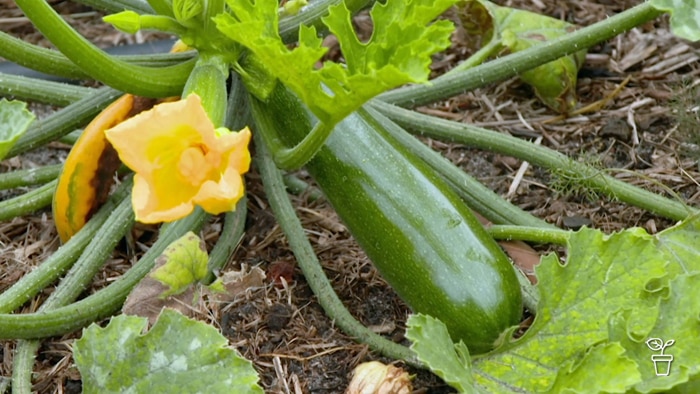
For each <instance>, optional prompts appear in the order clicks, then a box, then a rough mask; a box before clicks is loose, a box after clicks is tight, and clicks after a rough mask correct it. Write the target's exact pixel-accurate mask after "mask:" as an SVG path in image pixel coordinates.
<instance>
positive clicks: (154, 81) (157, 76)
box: [16, 0, 194, 97]
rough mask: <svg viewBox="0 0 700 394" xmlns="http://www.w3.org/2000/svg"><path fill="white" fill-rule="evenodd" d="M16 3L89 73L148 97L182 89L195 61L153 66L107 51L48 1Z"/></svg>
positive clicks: (35, 0)
mask: <svg viewBox="0 0 700 394" xmlns="http://www.w3.org/2000/svg"><path fill="white" fill-rule="evenodd" d="M16 3H17V5H18V6H19V7H20V8H21V9H22V11H24V14H25V15H26V16H27V17H28V18H29V19H30V20H31V21H32V23H33V24H34V26H35V27H36V28H37V29H39V30H40V31H41V32H42V34H44V36H45V37H46V38H48V39H49V41H51V42H52V43H53V44H54V45H55V46H56V48H58V49H59V50H60V51H61V52H62V53H63V54H64V55H65V56H66V57H67V58H68V59H70V60H71V61H72V62H73V63H75V64H76V65H77V66H78V67H80V68H81V69H82V70H83V71H85V72H86V73H87V74H89V75H90V76H92V77H93V78H95V79H97V80H98V81H101V82H103V83H105V84H107V85H109V86H112V87H115V88H117V89H120V90H123V91H126V92H128V93H133V94H137V95H140V96H147V97H165V96H174V95H177V94H179V93H180V92H181V91H182V86H183V85H184V84H185V81H186V79H187V76H188V75H189V73H190V71H191V70H192V67H193V66H194V62H192V61H188V62H185V63H183V64H179V65H176V66H170V67H160V68H150V67H141V66H136V65H133V64H129V63H126V62H123V61H119V60H116V59H115V58H113V57H111V56H109V55H107V54H106V53H104V52H103V51H101V50H100V49H99V48H97V47H95V46H94V45H93V44H91V43H90V42H89V41H87V40H86V39H85V38H83V37H82V36H80V35H79V34H78V33H77V32H76V31H75V30H73V28H72V27H71V26H70V25H69V24H68V23H66V21H64V20H63V19H62V18H61V17H60V16H59V15H58V14H57V13H56V11H54V10H53V8H51V6H49V4H48V3H47V2H45V1H37V0H17V1H16Z"/></svg>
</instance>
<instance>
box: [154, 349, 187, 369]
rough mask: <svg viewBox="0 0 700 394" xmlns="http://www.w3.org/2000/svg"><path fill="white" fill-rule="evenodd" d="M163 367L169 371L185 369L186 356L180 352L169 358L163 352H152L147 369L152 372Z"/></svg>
mask: <svg viewBox="0 0 700 394" xmlns="http://www.w3.org/2000/svg"><path fill="white" fill-rule="evenodd" d="M164 368H167V369H170V370H171V371H187V357H185V356H184V355H181V354H180V355H175V356H174V357H173V358H172V359H170V358H168V355H167V354H165V353H164V352H154V353H153V357H151V362H150V365H149V370H150V371H152V372H153V371H158V370H160V369H164Z"/></svg>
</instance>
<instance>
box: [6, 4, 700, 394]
mask: <svg viewBox="0 0 700 394" xmlns="http://www.w3.org/2000/svg"><path fill="white" fill-rule="evenodd" d="M51 3H52V4H55V7H56V9H58V10H59V11H60V12H61V13H62V14H64V15H65V16H66V17H67V18H68V20H69V22H71V23H72V24H74V25H75V26H77V27H78V28H79V30H80V31H81V33H82V34H84V35H85V36H86V37H88V38H89V39H91V40H93V41H94V42H96V43H97V44H98V45H100V46H105V47H106V46H113V45H121V44H128V43H132V42H138V41H143V40H151V39H156V38H159V36H153V35H148V34H146V35H142V36H137V37H135V38H134V37H130V36H126V35H124V34H121V33H118V32H115V31H114V30H113V29H111V28H109V27H105V26H104V25H103V24H102V23H101V22H100V21H99V17H100V16H101V14H99V13H97V12H94V11H93V10H91V9H89V8H88V7H83V6H79V5H76V4H74V3H72V2H67V1H51ZM497 3H499V4H502V5H508V6H512V7H517V8H524V9H529V10H531V11H534V12H538V13H542V14H546V15H550V16H553V17H556V18H560V19H564V20H567V21H569V22H573V23H576V24H579V25H588V24H591V23H594V22H595V21H598V20H602V19H605V18H606V16H609V15H612V14H615V13H618V12H620V11H622V10H623V9H626V8H629V7H631V6H633V5H634V4H636V3H639V1H597V2H595V1H554V0H541V1H497ZM358 25H359V26H365V27H364V28H365V29H367V28H368V27H366V25H367V24H362V23H359V24H358ZM0 29H2V31H3V32H7V33H10V34H12V35H15V36H18V37H22V38H23V39H25V40H28V41H31V42H35V43H40V44H43V45H47V46H48V45H49V44H48V43H47V42H46V41H45V40H43V38H42V37H41V36H40V34H39V33H37V32H35V31H34V29H33V28H32V27H31V25H30V24H29V23H28V22H27V21H26V20H25V19H23V18H22V14H21V12H20V11H19V10H17V9H16V8H15V6H14V3H13V2H9V1H7V0H0ZM464 40H465V38H464V36H463V35H460V34H457V35H456V36H455V39H454V47H453V48H451V49H450V50H449V51H448V52H447V53H445V54H443V55H441V56H439V57H438V58H437V59H436V60H437V61H436V67H435V73H436V74H440V73H442V72H444V71H446V70H448V69H450V68H451V67H453V66H454V65H455V64H457V63H458V62H459V61H460V60H461V59H464V58H466V57H468V55H469V53H470V49H468V45H467V44H468V43H467V42H465V41H464ZM671 54H672V55H671ZM699 56H700V53H698V50H697V49H696V48H695V47H694V46H693V45H691V44H689V43H686V42H683V41H682V40H679V39H677V38H674V37H673V36H672V35H671V34H670V33H669V32H668V30H667V22H666V20H665V19H659V20H657V21H655V22H654V23H649V24H647V25H644V26H641V27H640V28H637V29H634V30H633V31H631V32H628V33H625V34H622V35H621V36H619V37H617V38H615V39H612V40H610V41H609V42H606V43H604V44H601V45H598V46H596V47H594V48H592V49H591V50H590V52H589V55H588V58H587V62H586V64H585V66H584V68H583V69H582V70H581V73H580V80H579V84H578V89H577V92H578V96H579V100H580V105H586V104H590V103H592V102H595V101H597V100H601V99H603V98H605V97H607V96H609V95H611V94H612V92H613V91H614V90H615V88H616V87H617V86H618V85H620V84H621V83H622V82H623V80H624V79H625V78H626V77H628V76H629V77H631V80H630V82H629V83H628V84H627V85H626V86H625V87H624V88H623V89H622V90H621V91H620V92H619V93H618V94H617V95H615V96H614V97H613V98H612V100H611V101H610V102H609V103H608V104H607V106H606V107H605V108H604V109H602V110H598V111H596V112H592V113H586V114H582V115H579V116H575V117H571V118H568V119H565V120H559V121H556V122H551V123H545V121H546V120H548V119H550V118H552V117H555V116H556V115H557V114H555V113H553V112H552V111H551V110H549V109H547V108H545V107H544V106H543V105H542V104H540V103H539V102H538V101H537V100H536V99H534V98H533V97H534V95H533V94H532V91H531V90H530V89H529V88H528V87H527V86H525V85H523V84H522V83H521V82H519V81H518V80H517V79H516V78H512V79H509V80H507V81H505V82H502V83H500V84H496V85H492V86H488V87H485V88H482V89H477V90H475V91H472V92H469V93H466V94H462V95H459V96H457V97H454V98H452V99H450V100H448V101H447V102H442V103H438V104H434V105H431V106H429V107H425V108H420V111H422V112H425V113H429V114H432V115H436V116H440V117H444V118H447V119H453V120H458V121H463V122H468V123H472V124H476V125H480V126H483V127H488V128H491V129H495V130H499V131H501V132H504V133H510V134H512V135H515V136H518V137H520V138H524V139H528V140H535V139H536V138H538V137H541V144H542V145H545V146H548V147H551V148H553V149H556V150H558V151H560V152H562V153H566V154H568V155H570V156H572V157H575V158H577V159H578V160H580V161H582V162H586V163H590V164H595V165H598V166H599V167H600V168H604V169H611V170H612V171H611V173H612V174H614V175H615V176H617V177H618V178H620V179H624V180H625V181H627V182H629V183H633V184H636V185H638V186H641V187H643V188H647V189H649V190H654V191H656V192H658V193H662V194H665V193H666V192H667V190H666V189H665V188H668V189H670V190H672V191H673V192H674V193H675V194H676V195H677V196H678V198H682V199H684V200H685V201H687V202H688V203H689V204H691V205H697V204H698V202H699V199H700V192H699V189H698V180H699V179H700V175H699V168H698V161H697V159H698V156H697V155H696V156H694V152H695V154H696V153H697V143H698V142H699V141H700V137H698V134H697V132H698V131H697V124H698V123H697V122H698V118H697V108H698V103H699V102H700V100H699V97H700V96H698V92H700V91H699V90H697V89H696V86H697V85H698V80H697V75H698V73H699V67H698V63H697V59H698V57H699ZM37 108H39V107H37ZM42 108H43V107H42ZM692 111H694V112H692ZM425 142H426V143H427V144H429V145H430V146H432V147H433V148H434V149H437V150H439V151H440V152H442V153H443V154H444V155H445V156H447V157H448V158H450V160H452V161H453V162H454V163H455V164H457V165H458V166H460V167H461V168H463V169H464V170H465V171H467V172H468V173H470V174H472V175H474V176H475V177H477V178H478V179H479V180H481V181H482V182H483V183H485V184H486V185H488V186H489V187H490V188H492V189H493V190H495V191H497V192H498V193H500V194H501V195H504V196H507V198H508V199H509V200H510V201H511V202H513V203H514V204H516V205H518V206H520V207H521V208H523V209H525V210H527V211H529V212H531V213H533V214H534V215H535V216H538V217H540V218H543V219H545V220H546V221H548V222H550V223H554V224H556V225H558V226H560V227H563V228H578V227H580V226H582V225H587V226H590V227H594V228H598V229H601V230H603V231H606V232H612V231H616V230H619V229H622V228H627V227H632V226H641V227H643V228H645V229H646V230H647V231H649V232H651V233H655V232H657V231H660V230H662V229H664V228H666V227H668V226H670V225H672V224H673V222H672V221H670V220H668V219H664V218H661V217H658V216H655V215H652V214H650V213H648V212H645V211H643V210H641V209H638V208H635V207H631V206H628V205H626V204H623V203H620V202H617V201H611V200H609V199H607V198H599V196H594V195H591V194H590V193H586V192H585V191H581V190H576V188H571V187H570V186H571V185H566V184H563V183H562V182H559V181H560V179H557V178H556V176H553V175H551V174H550V173H549V172H547V171H546V170H544V169H541V168H537V167H533V166H529V168H528V169H527V170H526V171H525V173H524V177H523V178H522V179H519V180H517V181H516V182H517V183H516V185H515V186H513V183H514V178H515V175H516V173H517V171H518V169H519V168H520V167H521V165H523V163H522V162H521V161H520V160H517V159H514V158H511V157H505V156H502V155H500V154H495V153H491V152H483V151H478V150H474V149H471V148H468V147H465V146H459V145H455V144H449V143H444V142H440V141H432V140H425ZM65 154H66V146H62V145H52V146H51V147H50V148H48V149H44V150H41V151H40V154H36V153H35V154H27V155H23V156H21V157H17V158H13V159H10V160H6V161H3V162H2V163H0V172H6V171H12V170H15V169H18V168H30V167H35V166H38V165H44V164H48V163H54V162H57V161H60V160H62V158H63V157H65ZM614 169H625V170H627V171H625V172H621V171H615V170H614ZM630 171H634V173H635V174H632V173H630ZM298 175H299V176H301V177H302V178H304V179H307V180H308V178H307V177H306V176H305V174H304V173H303V172H301V173H299V174H298ZM247 185H248V191H249V203H248V221H247V230H246V235H245V238H244V239H243V241H242V242H241V244H240V246H239V247H238V249H237V251H236V252H235V254H234V256H232V258H231V259H230V262H229V265H228V266H227V270H240V269H241V268H242V267H260V268H261V269H262V270H263V271H264V272H265V273H266V275H267V276H266V279H265V281H264V283H263V285H262V286H259V287H255V288H250V289H248V290H247V291H245V293H244V294H242V295H240V296H238V297H236V299H235V300H234V301H232V302H230V303H229V304H226V305H221V306H220V307H219V308H215V309H216V310H211V309H207V310H200V311H199V313H198V316H200V317H201V318H202V320H205V321H207V322H209V323H211V324H213V325H215V326H216V327H218V328H220V329H221V332H222V333H223V334H224V335H225V336H226V337H227V338H229V340H230V343H231V345H232V346H233V347H235V348H236V349H238V350H239V351H240V352H241V353H242V354H243V355H244V356H245V357H247V358H249V359H250V360H252V361H253V362H254V364H255V367H256V369H257V370H258V372H259V373H260V376H261V383H262V385H263V387H264V388H265V389H266V391H267V392H270V393H302V392H303V393H319V394H320V393H329V394H330V393H342V392H343V391H344V389H345V387H346V386H347V383H348V381H349V378H350V375H351V372H352V369H353V368H354V367H355V366H356V365H357V364H358V363H360V362H363V361H369V360H381V361H383V362H385V363H390V362H393V361H394V360H389V359H386V358H383V357H382V356H381V355H379V354H376V353H374V352H372V351H370V350H369V349H368V348H367V346H365V345H363V344H358V343H356V342H354V341H353V340H352V338H350V337H348V336H347V335H345V334H344V333H342V332H340V331H339V330H338V329H337V328H336V327H335V326H334V323H333V321H331V320H330V319H329V318H328V317H327V316H326V315H325V314H324V312H323V310H322V309H321V307H320V306H319V305H318V303H317V301H316V299H315V297H314V295H313V294H312V292H311V291H310V289H309V287H308V285H307V283H306V281H305V279H304V276H303V275H302V273H301V271H300V270H299V269H298V267H297V266H296V262H295V259H294V256H293V254H292V252H291V250H290V248H289V245H288V244H287V242H286V239H285V237H284V236H283V234H282V233H281V231H280V229H279V227H278V225H277V224H276V222H275V219H274V217H273V216H272V213H271V212H270V209H269V205H268V203H267V201H266V199H265V194H264V192H263V191H262V187H261V184H260V179H259V177H258V175H257V173H256V171H255V169H254V170H253V171H252V172H251V173H250V174H249V176H247ZM661 185H663V186H664V187H665V188H662V187H661ZM509 190H511V192H510V193H509ZM13 193H15V194H2V195H0V198H2V199H5V198H9V197H10V196H11V195H16V194H17V193H18V192H13ZM291 198H292V200H293V202H294V204H295V206H296V207H297V213H298V214H299V216H300V217H301V219H302V222H303V224H304V227H305V228H306V230H307V234H308V236H309V239H310V240H311V242H312V244H313V246H314V248H315V250H316V253H317V254H318V256H319V259H320V260H321V262H322V264H323V267H324V269H325V272H326V274H327V276H328V277H329V278H330V279H331V281H332V283H333V285H334V288H335V290H336V292H337V293H338V295H339V297H340V298H341V299H342V300H343V302H344V303H345V305H346V306H347V308H348V309H349V310H350V311H351V312H352V313H353V315H354V316H355V317H356V318H357V319H358V320H359V321H361V322H362V323H363V324H365V325H367V326H369V327H372V329H373V330H375V331H376V332H378V333H380V334H382V335H384V336H385V337H386V338H389V339H390V340H392V341H395V342H398V343H402V344H407V341H406V339H405V338H404V330H405V321H406V317H407V316H408V314H409V309H408V308H407V307H406V306H405V305H404V304H403V303H402V302H401V300H400V299H399V298H398V297H397V296H396V295H395V294H394V292H393V291H392V290H391V289H390V288H389V287H388V286H387V284H386V283H385V282H384V281H383V280H382V278H381V277H380V275H379V274H378V273H377V272H376V271H375V269H374V268H373V266H372V264H371V262H370V261H369V260H368V259H367V257H366V256H365V255H364V253H363V252H362V250H361V249H360V248H359V247H358V246H357V244H356V243H355V242H354V241H353V239H352V237H351V236H350V234H349V233H348V231H347V230H346V229H345V227H344V226H343V224H342V223H341V222H340V221H339V219H338V218H337V216H336V215H335V213H334V211H333V210H332V209H331V208H330V207H329V205H328V204H327V203H326V202H325V201H324V200H323V199H320V200H317V201H311V200H310V199H308V198H307V196H306V195H301V196H294V195H292V196H291ZM220 227H221V224H220V218H215V219H213V220H212V221H211V223H210V224H209V225H207V226H206V227H205V229H204V230H203V236H204V238H205V239H206V240H207V243H208V245H209V246H210V247H211V245H212V244H213V243H214V242H215V241H216V239H217V237H218V231H219V230H220ZM153 231H154V229H153V228H150V227H147V228H140V229H139V234H140V237H142V238H139V239H142V240H144V244H145V245H147V244H148V242H149V241H148V238H153V235H154V232H153ZM58 245H59V242H58V239H57V235H56V233H55V230H54V228H53V223H52V220H51V212H50V209H48V208H47V209H45V210H42V211H41V212H37V213H36V214H34V215H31V216H27V217H21V218H16V219H14V220H12V221H9V222H4V223H0V289H4V288H7V287H8V286H10V285H11V284H12V283H14V282H15V281H16V280H17V279H18V278H19V277H21V276H22V275H23V274H24V273H26V272H29V271H30V270H31V269H32V267H34V266H36V265H38V264H40V263H41V262H42V261H43V260H44V259H45V258H46V257H47V256H49V255H50V254H51V253H52V252H53V251H55V250H56V248H57V247H58ZM144 247H146V246H144ZM131 257H133V255H132V252H128V251H127V248H126V246H123V247H120V249H119V250H117V251H116V252H115V254H114V256H113V259H112V260H110V262H109V263H108V265H107V268H106V269H105V271H104V272H103V273H102V274H100V276H99V277H98V278H97V279H96V280H95V286H94V288H92V289H90V290H89V291H88V292H86V293H89V292H92V291H95V290H96V289H98V288H100V287H102V286H104V285H105V284H107V283H108V282H109V281H111V280H112V279H114V278H115V277H117V276H118V275H120V274H121V273H122V272H123V271H124V270H125V269H128V264H127V263H128V261H129V259H130V258H131ZM45 295H46V294H42V295H41V296H39V297H38V298H37V300H35V301H34V302H31V303H30V304H28V305H26V306H25V307H24V308H23V309H22V312H31V311H34V310H36V308H37V307H38V305H40V302H41V300H42V299H43V297H45ZM77 335H78V334H73V335H67V336H65V337H62V338H49V339H47V340H46V341H45V342H44V345H43V346H42V348H41V350H40V352H39V354H38V356H37V362H36V365H35V372H36V375H35V381H34V382H35V386H34V389H35V390H36V391H37V392H40V393H75V392H79V390H80V375H79V373H78V371H77V369H76V368H75V366H74V364H73V360H72V356H71V353H70V346H71V343H72V341H73V339H74V338H76V337H77ZM13 349H14V342H11V341H6V342H3V343H2V347H0V353H1V354H2V364H1V365H0V375H1V376H3V377H10V376H11V373H12V353H13ZM398 365H402V364H401V363H400V362H399V363H398ZM406 368H407V370H408V371H409V372H410V373H411V374H415V375H416V377H415V379H414V390H416V392H427V393H442V392H452V391H451V390H450V388H449V387H448V386H446V385H445V384H444V383H442V382H441V381H440V379H439V378H437V377H436V376H434V375H432V374H430V373H429V372H426V371H423V370H418V369H414V368H411V367H406Z"/></svg>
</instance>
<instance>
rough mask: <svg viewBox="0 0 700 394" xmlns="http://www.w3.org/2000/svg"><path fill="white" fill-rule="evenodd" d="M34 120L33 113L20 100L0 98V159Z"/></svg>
mask: <svg viewBox="0 0 700 394" xmlns="http://www.w3.org/2000/svg"><path fill="white" fill-rule="evenodd" d="M33 121H34V114H33V113H31V112H30V111H28V110H27V103H25V102H22V101H16V100H12V101H8V100H7V99H2V100H0V160H2V159H3V158H4V157H5V155H7V153H8V152H9V151H10V150H11V149H12V147H13V146H14V145H15V143H16V142H17V141H18V140H19V137H21V136H22V135H23V134H24V133H25V132H26V131H27V128H29V125H30V124H31V123H32V122H33Z"/></svg>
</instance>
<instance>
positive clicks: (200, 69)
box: [182, 54, 229, 127]
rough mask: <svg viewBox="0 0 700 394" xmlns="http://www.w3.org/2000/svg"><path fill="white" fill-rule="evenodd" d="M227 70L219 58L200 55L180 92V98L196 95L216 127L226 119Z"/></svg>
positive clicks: (226, 66)
mask: <svg viewBox="0 0 700 394" xmlns="http://www.w3.org/2000/svg"><path fill="white" fill-rule="evenodd" d="M228 75H229V68H228V64H227V63H226V61H225V60H224V59H223V57H221V56H215V55H214V56H211V55H204V54H203V55H200V57H199V58H198V59H197V64H196V65H195V67H194V69H193V70H192V73H191V74H190V77H189V78H188V79H187V83H186V84H185V87H184V89H183V91H182V96H183V97H187V96H188V95H189V94H190V93H196V94H197V95H198V96H199V97H200V98H201V99H202V106H203V107H204V109H205V110H206V111H207V114H208V115H209V119H211V121H212V123H214V125H215V126H216V127H219V126H222V125H223V124H224V121H225V119H226V103H227V96H228V94H227V93H226V79H227V78H228Z"/></svg>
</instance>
